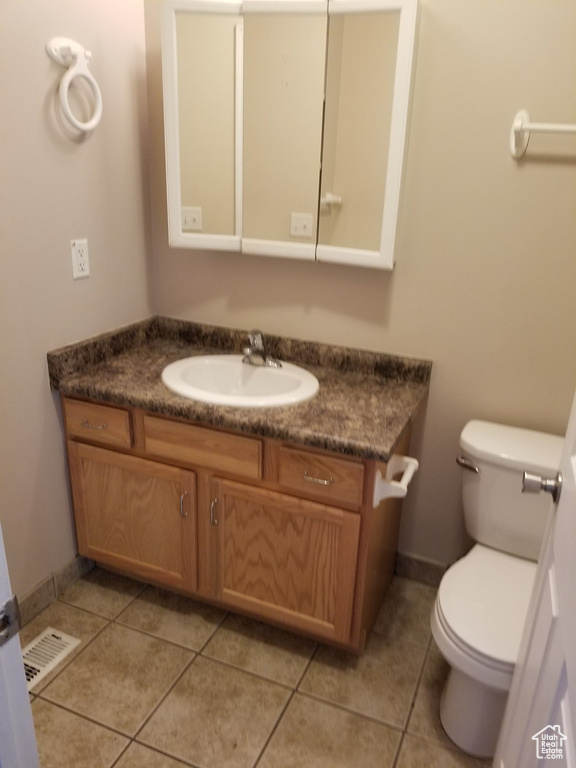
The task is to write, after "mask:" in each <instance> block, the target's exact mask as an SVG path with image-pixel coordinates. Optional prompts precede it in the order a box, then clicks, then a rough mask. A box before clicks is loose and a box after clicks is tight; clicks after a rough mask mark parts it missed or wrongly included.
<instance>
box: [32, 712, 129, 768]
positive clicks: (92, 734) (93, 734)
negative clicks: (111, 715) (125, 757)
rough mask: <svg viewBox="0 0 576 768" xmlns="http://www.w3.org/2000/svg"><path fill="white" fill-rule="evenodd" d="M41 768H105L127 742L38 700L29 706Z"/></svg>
mask: <svg viewBox="0 0 576 768" xmlns="http://www.w3.org/2000/svg"><path fill="white" fill-rule="evenodd" d="M32 714H33V716H34V726H35V730H36V741H37V742H38V754H39V757H40V765H41V766H42V768H80V767H81V766H82V768H109V766H111V765H112V763H113V762H114V760H115V759H116V758H117V757H118V755H119V754H120V753H121V752H122V750H123V749H124V748H125V747H126V745H127V744H128V739H126V738H125V737H124V736H121V735H120V734H119V733H114V731H110V730H108V728H103V727H102V726H101V725H97V724H96V723H92V722H90V721H89V720H85V719H84V718H82V717H78V715H75V714H73V713H72V712H67V711H66V710H64V709H61V708H60V707H57V706H55V705H54V704H50V703H49V702H47V701H42V699H35V700H34V701H33V703H32Z"/></svg>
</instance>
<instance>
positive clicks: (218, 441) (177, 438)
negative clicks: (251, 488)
mask: <svg viewBox="0 0 576 768" xmlns="http://www.w3.org/2000/svg"><path fill="white" fill-rule="evenodd" d="M144 445H145V449H146V451H147V452H148V453H151V454H153V455H154V456H158V457H160V458H163V459H170V460H171V461H175V462H177V463H184V464H193V465H195V466H200V467H206V468H207V469H213V470H216V471H219V472H226V473H230V474H233V475H238V476H240V477H249V478H251V479H253V480H259V479H260V478H261V477H262V443H261V441H260V440H257V439H254V438H251V437H243V436H241V435H230V434H227V433H224V432H218V431H217V430H214V429H206V428H205V427H198V426H196V425H193V424H182V423H181V422H178V421H170V420H169V419H163V418H158V417H156V416H144Z"/></svg>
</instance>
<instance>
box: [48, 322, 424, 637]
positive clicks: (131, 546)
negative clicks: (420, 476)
mask: <svg viewBox="0 0 576 768" xmlns="http://www.w3.org/2000/svg"><path fill="white" fill-rule="evenodd" d="M244 341H245V334H243V333H240V332H238V331H230V330H227V329H219V328H213V327H208V326H198V325H195V324H191V323H181V322H179V321H172V320H167V319H165V318H152V319H151V320H148V321H145V322H143V323H139V324H136V325H134V326H130V327H129V328H127V329H121V330H120V331H118V332H115V333H111V334H105V335H104V336H102V337H98V338H96V339H91V340H89V341H87V342H84V343H80V344H77V345H72V346H70V347H66V348H64V349H61V350H56V351H54V352H51V353H49V355H48V362H49V370H50V376H51V385H52V387H53V388H55V389H59V390H60V393H61V396H62V404H63V414H64V424H65V431H66V442H67V449H68V457H69V466H70V479H71V486H72V495H73V502H74V514H75V521H76V530H77V537H78V549H79V552H80V554H82V555H84V556H85V557H88V558H91V559H93V560H95V561H96V562H97V563H99V564H101V565H102V566H104V567H108V568H111V569H114V570H118V571H120V572H123V573H127V574H130V575H132V576H135V577H137V578H141V579H143V580H145V581H147V582H150V583H154V584H157V585H161V586H164V587H167V588H170V589H174V590H177V591H179V592H183V593H185V594H188V595H190V596H193V597H196V598H198V599H201V600H206V601H209V602H212V603H214V604H217V605H220V606H223V607H226V608H229V609H231V610H236V611H239V612H242V613H245V614H248V615H251V616H253V617H256V618H259V619H261V620H263V621H268V622H271V623H274V624H277V625H279V626H283V627H286V628H288V629H292V630H295V631H298V632H302V633H304V634H307V635H309V636H311V637H314V638H317V639H319V640H323V641H326V642H330V643H333V644H336V645H338V646H340V647H343V648H346V649H349V650H352V651H355V652H361V650H362V649H363V647H364V643H365V641H366V637H367V634H368V633H369V631H370V628H371V626H372V624H373V623H374V620H375V618H376V615H377V613H378V610H379V608H380V605H381V602H382V599H383V597H384V594H385V592H386V589H387V587H388V584H389V582H390V580H391V578H392V575H393V569H394V559H395V554H396V546H397V539H398V529H399V522H400V510H401V503H402V502H401V499H398V498H389V499H385V500H384V501H382V502H380V503H379V504H377V505H376V507H374V505H373V496H374V483H375V478H376V475H377V472H379V471H380V472H381V473H382V474H383V475H384V474H385V469H386V462H387V461H388V459H389V458H390V457H391V456H392V455H393V454H403V453H407V451H408V444H409V439H410V431H411V423H412V420H413V417H414V415H415V413H416V411H417V409H418V407H419V405H420V404H421V402H422V401H423V399H424V398H425V396H426V393H427V389H428V382H429V377H430V370H431V364H430V363H429V362H427V361H419V360H413V359H409V358H408V359H405V358H398V357H390V356H387V355H382V354H378V353H371V352H361V351H358V350H349V349H344V348H338V347H329V346H327V345H316V344H310V343H304V342H298V341H295V340H290V339H281V338H279V337H276V338H274V337H270V338H269V339H268V343H269V346H270V352H271V353H273V354H274V356H275V357H277V358H280V359H284V360H290V361H295V362H298V364H300V365H302V366H304V367H306V368H308V369H309V370H310V371H312V372H313V373H314V374H315V375H316V376H317V378H318V380H319V382H320V390H319V392H318V394H317V395H316V396H315V397H314V398H313V399H312V400H309V401H307V402H304V403H301V404H298V405H291V406H286V407H280V408H264V409H262V408H231V407H221V406H212V405H207V404H203V403H199V402H197V401H192V400H188V399H186V398H184V397H182V396H180V395H177V394H174V393H173V392H171V391H170V390H168V389H167V388H166V387H165V385H164V384H163V383H162V381H161V372H162V370H163V368H164V367H165V365H166V364H167V363H169V362H171V361H173V360H176V359H179V358H183V357H188V356H190V355H193V354H203V353H205V352H206V351H210V352H217V351H222V352H223V351H231V350H233V351H240V350H241V348H242V343H243V342H244Z"/></svg>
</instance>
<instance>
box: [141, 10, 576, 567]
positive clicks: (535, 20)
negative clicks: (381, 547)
mask: <svg viewBox="0 0 576 768" xmlns="http://www.w3.org/2000/svg"><path fill="white" fill-rule="evenodd" d="M157 1H158V0H145V5H146V8H147V13H148V19H147V34H148V46H149V48H148V52H149V99H150V125H151V130H152V143H151V164H152V171H151V172H152V178H153V192H152V194H153V251H154V263H155V266H154V271H155V278H154V287H155V297H156V298H155V307H156V310H157V311H158V312H160V313H163V314H167V315H171V316H175V317H180V318H187V319H190V320H197V321H202V322H208V323H215V324H219V325H231V326H235V327H239V328H249V327H254V326H256V327H261V328H262V329H263V330H264V332H269V333H280V334H285V335H293V336H300V337H303V338H305V339H314V340H320V341H326V342H334V343H339V344H348V345H352V346H359V347H365V348H370V349H376V350H383V351H388V352H393V353H404V354H409V355H416V356H422V357H429V358H431V359H432V360H433V361H434V370H433V378H432V387H431V392H430V398H429V402H428V406H427V409H426V412H425V417H424V418H423V419H421V420H420V422H419V424H418V429H417V430H416V435H415V440H414V445H413V448H414V451H415V452H416V453H417V455H418V456H419V458H420V460H421V469H420V471H419V473H418V475H417V478H416V480H415V482H414V485H413V487H412V489H411V492H410V494H409V497H408V499H407V501H406V504H405V513H404V519H403V528H402V534H401V549H402V550H403V551H404V552H405V553H409V554H413V555H417V556H419V557H424V558H429V559H431V560H433V561H438V562H448V561H452V560H454V559H455V558H456V557H457V555H458V554H460V553H461V552H462V550H463V548H464V547H465V546H466V540H465V537H464V534H463V530H462V525H461V509H460V498H459V470H458V469H457V467H456V465H455V462H454V457H455V454H456V452H457V447H458V436H459V433H460V430H461V428H462V427H463V425H464V423H465V422H466V421H467V420H468V419H470V418H474V417H480V418H486V419H493V420H496V421H501V422H508V423H511V424H517V425H525V426H527V427H532V428H537V429H542V430H547V431H550V432H557V433H562V432H563V430H564V427H565V423H566V421H567V418H568V413H569V408H570V405H571V401H572V396H573V394H574V387H575V385H576V355H575V354H574V353H575V351H576V343H575V333H574V329H575V328H576V302H575V301H574V286H575V285H576V174H575V158H576V140H575V139H573V138H571V139H568V138H565V139H562V138H559V137H533V140H532V142H531V151H530V153H529V158H528V159H527V160H526V161H525V162H523V163H517V162H515V161H514V160H512V159H511V157H510V154H509V152H508V140H509V132H510V126H511V123H512V119H513V117H514V114H515V113H516V111H517V110H518V109H520V108H526V109H528V110H530V112H531V114H532V117H533V119H534V120H538V121H558V122H576V40H575V38H574V29H576V5H575V4H574V2H573V0H556V2H554V4H553V5H551V4H550V2H549V0H508V2H506V3H502V2H500V0H466V2H462V0H421V23H420V35H419V38H420V45H419V54H418V62H417V71H416V81H415V90H414V101H413V120H412V132H411V141H410V145H409V157H408V167H407V174H406V184H405V196H404V208H403V216H402V221H401V226H400V235H399V242H398V264H397V267H396V269H395V271H394V272H393V273H392V274H382V273H377V272H373V271H371V270H363V269H353V268H351V267H341V266H337V265H328V264H309V263H300V262H294V261H282V260H279V259H265V258H258V257H247V256H238V255H233V254H209V253H198V252H196V253H195V252H192V251H183V250H181V249H177V250H170V249H169V248H168V247H167V246H166V243H167V233H166V216H165V213H164V211H165V190H164V167H163V146H162V135H161V134H162V115H161V105H160V84H159V69H158V67H159V53H158V48H157V35H156V32H155V30H154V23H153V22H154V16H155V14H156V8H155V6H156V5H157ZM562 147H564V149H565V151H566V153H567V154H568V157H567V158H566V157H564V158H562V157H560V158H559V157H558V154H560V149H561V148H562ZM547 153H548V154H547Z"/></svg>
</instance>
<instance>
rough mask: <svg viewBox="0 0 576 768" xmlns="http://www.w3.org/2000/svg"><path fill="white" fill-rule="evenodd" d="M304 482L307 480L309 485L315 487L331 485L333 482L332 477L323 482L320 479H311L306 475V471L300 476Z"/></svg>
mask: <svg viewBox="0 0 576 768" xmlns="http://www.w3.org/2000/svg"><path fill="white" fill-rule="evenodd" d="M302 477H303V478H304V480H307V481H308V482H309V483H316V485H332V483H333V482H334V478H333V477H329V478H328V480H323V479H322V478H321V477H312V475H309V474H308V471H307V470H306V469H305V470H304V474H303V475H302Z"/></svg>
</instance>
